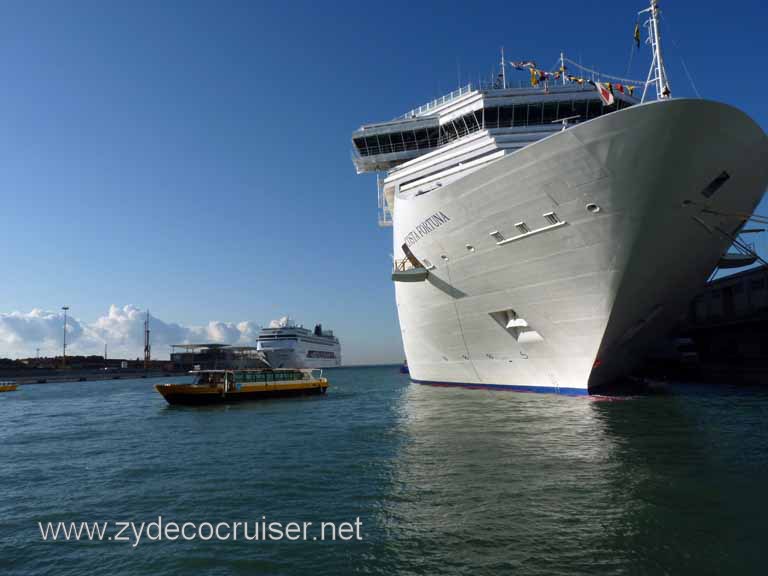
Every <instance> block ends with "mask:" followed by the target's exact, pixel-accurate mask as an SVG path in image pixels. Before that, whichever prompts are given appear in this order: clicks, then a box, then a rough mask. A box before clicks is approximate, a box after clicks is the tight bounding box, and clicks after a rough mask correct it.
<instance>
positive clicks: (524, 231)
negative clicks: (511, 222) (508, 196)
mask: <svg viewBox="0 0 768 576" xmlns="http://www.w3.org/2000/svg"><path fill="white" fill-rule="evenodd" d="M515 228H517V230H518V231H519V232H520V234H528V232H530V231H531V229H530V228H528V224H526V223H525V222H518V223H517V224H515Z"/></svg>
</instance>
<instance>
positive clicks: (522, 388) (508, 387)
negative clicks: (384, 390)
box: [411, 378, 589, 396]
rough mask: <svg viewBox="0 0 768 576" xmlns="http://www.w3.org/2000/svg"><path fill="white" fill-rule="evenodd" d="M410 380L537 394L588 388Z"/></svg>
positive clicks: (574, 393) (580, 393)
mask: <svg viewBox="0 0 768 576" xmlns="http://www.w3.org/2000/svg"><path fill="white" fill-rule="evenodd" d="M411 382H415V383H416V384H426V385H428V386H456V387H459V388H475V389H480V390H507V391H510V392H537V393H539V394H566V395H568V396H587V395H588V394H589V390H587V389H586V388H556V387H554V386H521V385H519V384H470V383H468V382H433V381H431V380H416V379H415V378H411Z"/></svg>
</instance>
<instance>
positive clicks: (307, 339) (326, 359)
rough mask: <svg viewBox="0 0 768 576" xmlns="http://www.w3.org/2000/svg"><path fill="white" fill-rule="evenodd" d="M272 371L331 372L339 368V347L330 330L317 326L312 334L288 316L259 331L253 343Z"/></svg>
mask: <svg viewBox="0 0 768 576" xmlns="http://www.w3.org/2000/svg"><path fill="white" fill-rule="evenodd" d="M256 347H257V349H258V350H259V351H260V352H262V353H263V354H264V355H265V356H266V358H267V361H268V362H269V364H270V366H272V368H305V369H307V368H333V367H335V366H341V343H340V342H339V339H338V338H337V337H336V336H335V335H334V334H333V331H332V330H326V329H324V328H323V327H322V325H321V324H317V325H316V326H315V327H314V329H313V330H309V329H307V328H304V327H303V326H301V325H297V324H296V323H295V322H294V321H292V320H291V319H290V318H289V317H288V316H285V317H283V318H280V319H279V320H273V321H272V322H270V324H269V326H268V327H266V328H262V329H261V331H260V332H259V337H258V340H257V342H256Z"/></svg>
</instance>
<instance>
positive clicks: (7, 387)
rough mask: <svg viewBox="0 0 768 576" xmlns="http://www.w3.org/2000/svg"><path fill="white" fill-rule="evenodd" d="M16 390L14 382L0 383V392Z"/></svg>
mask: <svg viewBox="0 0 768 576" xmlns="http://www.w3.org/2000/svg"><path fill="white" fill-rule="evenodd" d="M16 388H17V386H16V382H0V392H13V391H14V390H16Z"/></svg>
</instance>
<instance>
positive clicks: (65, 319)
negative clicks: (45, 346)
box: [61, 306, 69, 368]
mask: <svg viewBox="0 0 768 576" xmlns="http://www.w3.org/2000/svg"><path fill="white" fill-rule="evenodd" d="M61 309H62V310H64V351H63V354H62V360H61V362H62V366H63V367H64V368H66V367H67V310H69V306H62V307H61Z"/></svg>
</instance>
